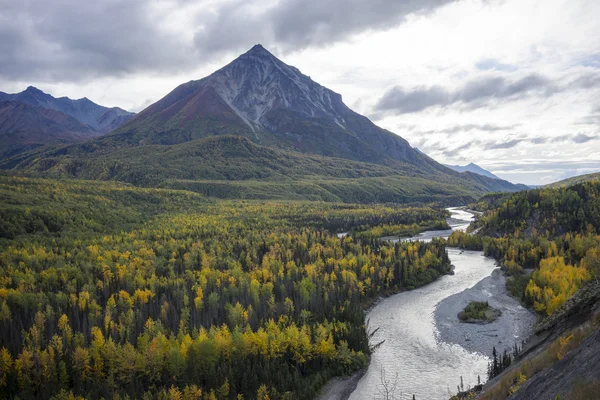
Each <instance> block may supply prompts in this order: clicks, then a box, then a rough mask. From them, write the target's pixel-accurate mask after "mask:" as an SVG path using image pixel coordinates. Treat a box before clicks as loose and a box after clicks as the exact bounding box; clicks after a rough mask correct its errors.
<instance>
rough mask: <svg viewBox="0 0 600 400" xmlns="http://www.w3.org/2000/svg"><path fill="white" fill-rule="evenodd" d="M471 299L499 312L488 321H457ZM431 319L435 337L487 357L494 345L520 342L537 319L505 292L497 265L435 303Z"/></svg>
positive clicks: (501, 346) (506, 346)
mask: <svg viewBox="0 0 600 400" xmlns="http://www.w3.org/2000/svg"><path fill="white" fill-rule="evenodd" d="M482 257H483V255H482ZM471 301H481V302H488V303H489V305H490V307H492V308H495V309H498V310H499V311H500V312H501V315H500V316H499V317H498V318H497V319H496V320H495V321H493V322H490V323H489V324H485V325H480V324H465V323H463V322H461V321H459V319H458V316H457V314H458V313H459V312H461V311H462V310H463V309H464V308H465V306H466V305H467V304H469V302H471ZM434 318H435V325H436V328H437V331H438V332H437V338H438V340H440V341H443V342H446V343H453V344H458V345H460V346H462V347H464V348H465V349H467V350H469V351H473V352H478V353H481V354H484V355H486V356H489V355H490V354H491V352H492V348H494V347H496V350H497V351H499V352H502V351H504V350H505V349H506V350H508V351H510V350H511V349H512V347H513V346H514V344H515V343H518V344H519V345H521V342H522V341H523V340H525V339H526V338H527V337H528V336H529V334H530V333H531V332H532V327H533V324H534V323H535V322H536V319H537V317H536V315H535V314H534V313H533V312H531V311H530V310H528V309H526V308H524V307H523V306H521V305H520V304H519V302H518V301H517V300H516V299H514V298H513V297H511V296H510V295H509V294H508V292H507V290H506V277H505V276H504V274H503V273H502V271H501V270H500V269H499V268H497V269H495V270H494V271H493V272H492V274H491V275H490V276H489V277H487V278H485V279H483V280H482V281H480V282H479V283H477V284H476V285H475V286H473V287H471V288H468V289H465V290H463V291H462V292H460V293H456V294H454V295H452V296H449V297H447V298H445V299H444V300H442V301H441V302H440V303H438V305H437V307H436V309H435V312H434Z"/></svg>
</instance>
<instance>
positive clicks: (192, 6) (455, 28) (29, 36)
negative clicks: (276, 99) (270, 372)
mask: <svg viewBox="0 0 600 400" xmlns="http://www.w3.org/2000/svg"><path fill="white" fill-rule="evenodd" d="M0 9H1V10H2V11H1V12H0V55H1V56H0V91H4V92H9V93H14V92H19V91H21V90H24V89H25V88H26V87H27V86H29V85H34V86H36V87H38V88H40V89H42V90H44V91H46V92H48V93H50V94H52V95H54V96H57V97H58V96H69V97H71V98H80V97H84V96H86V97H88V98H90V99H91V100H93V101H95V102H97V103H99V104H102V105H107V106H115V105H116V106H120V107H122V108H125V109H128V110H132V111H140V110H141V109H143V108H144V107H146V106H147V105H149V104H151V103H152V102H154V101H156V100H158V99H160V98H161V97H163V96H164V95H165V94H167V93H168V92H169V91H170V90H172V89H173V88H174V87H175V86H177V85H178V84H180V83H183V82H187V81H189V80H192V79H199V78H202V77H203V76H205V75H208V74H209V73H210V72H212V71H213V70H215V69H217V68H219V67H220V66H222V65H224V64H225V63H227V62H229V61H231V60H232V59H233V58H235V57H236V56H237V55H239V54H240V53H243V52H245V51H246V50H248V49H249V48H250V47H252V45H254V44H256V43H261V44H263V46H265V47H266V48H267V49H268V50H270V51H271V52H272V53H274V54H275V55H276V56H278V57H279V58H281V59H282V60H283V61H285V62H286V63H288V64H291V65H294V66H296V67H298V68H299V69H300V70H301V71H302V72H304V73H305V74H307V75H309V76H311V77H312V79H313V80H315V81H317V82H319V83H321V84H323V85H324V86H327V87H329V88H330V89H332V90H334V91H336V92H338V93H340V94H341V95H342V97H343V99H344V101H345V103H346V104H347V105H348V106H350V107H351V108H353V109H354V110H355V111H358V112H360V113H362V114H365V115H366V116H368V117H370V118H371V119H372V120H373V121H374V122H375V123H377V124H378V125H380V126H382V127H384V128H387V129H389V130H391V131H392V132H395V133H397V134H399V135H400V136H402V137H404V138H406V139H407V140H408V141H409V142H410V143H411V144H412V145H413V146H415V147H418V148H419V149H420V150H422V151H423V152H425V153H427V154H429V155H430V156H432V157H433V158H435V159H436V160H438V161H440V162H443V163H451V164H466V163H469V162H474V163H476V164H479V165H480V166H482V167H484V168H487V169H489V170H491V171H492V172H494V173H495V174H497V175H498V176H500V177H502V178H505V179H508V180H511V181H514V182H522V183H528V184H545V183H549V182H551V181H555V180H558V179H562V178H564V177H568V176H572V175H578V174H583V173H589V172H596V171H600V24H599V23H598V21H599V20H600V1H598V0H589V1H585V0H569V1H567V0H564V1H562V0H538V1H536V0H458V1H452V0H370V1H364V0H329V1H312V0H279V1H275V0H264V1H263V0H259V1H247V0H224V1H217V0H201V1H194V0H96V1H94V2H91V1H81V0H52V1H37V0H20V1H14V0H0Z"/></svg>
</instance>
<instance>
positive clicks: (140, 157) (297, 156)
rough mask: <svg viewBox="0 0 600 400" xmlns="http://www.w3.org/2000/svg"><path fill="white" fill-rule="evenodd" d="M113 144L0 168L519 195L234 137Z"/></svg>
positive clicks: (143, 179)
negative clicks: (167, 142)
mask: <svg viewBox="0 0 600 400" xmlns="http://www.w3.org/2000/svg"><path fill="white" fill-rule="evenodd" d="M118 138H119V136H118V135H109V136H105V137H102V138H100V139H99V140H97V141H93V142H88V143H85V144H83V145H81V146H68V147H63V148H58V149H54V150H50V151H46V152H40V153H29V154H24V155H19V156H17V157H13V158H10V159H6V160H0V169H13V170H14V171H19V173H23V174H26V175H28V176H39V177H51V178H65V177H67V178H79V179H92V180H103V181H105V180H114V181H121V182H127V183H131V184H134V185H136V186H142V187H168V188H173V189H181V190H191V191H195V192H197V193H200V194H203V195H206V196H211V197H218V198H226V199H263V200H264V199H287V200H324V201H333V202H339V201H343V202H347V203H373V202H378V203H385V202H395V203H430V202H435V201H437V202H444V203H445V204H448V205H451V204H462V203H466V202H469V201H472V200H473V199H474V198H476V197H478V196H480V195H482V194H484V193H486V192H488V191H490V190H494V191H498V190H508V191H511V190H516V189H515V186H514V185H512V184H510V183H508V182H506V181H501V180H493V179H489V178H485V177H481V176H479V175H475V174H458V173H455V172H453V171H450V174H445V173H443V172H440V171H437V170H430V169H421V168H419V167H418V166H415V165H412V164H410V163H408V162H406V163H402V162H400V161H398V162H396V163H395V164H394V165H393V166H389V165H387V166H386V165H380V164H374V163H367V162H359V161H354V160H349V159H344V158H337V157H333V156H329V157H324V156H322V155H317V154H307V153H300V152H295V151H289V150H282V149H278V148H273V147H266V146H261V145H258V144H255V143H253V142H251V141H250V140H249V139H247V138H243V137H239V136H229V135H223V136H217V137H209V138H204V139H197V140H193V141H191V142H186V143H181V144H172V145H159V144H151V145H144V146H133V147H132V146H130V145H128V144H126V143H121V142H119V140H118ZM432 162H433V161H432Z"/></svg>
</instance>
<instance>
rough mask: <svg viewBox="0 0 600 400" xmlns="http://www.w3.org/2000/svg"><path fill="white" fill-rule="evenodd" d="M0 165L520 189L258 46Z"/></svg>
mask: <svg viewBox="0 0 600 400" xmlns="http://www.w3.org/2000/svg"><path fill="white" fill-rule="evenodd" d="M0 168H3V169H14V170H16V171H22V172H24V173H28V174H35V175H41V176H54V177H64V176H69V177H77V178H86V179H102V180H119V181H125V182H129V183H133V184H136V185H140V186H168V187H176V188H179V189H191V190H195V191H197V192H201V193H204V194H208V195H211V196H217V197H246V198H294V199H324V200H336V201H360V202H372V201H379V202H381V201H390V202H391V201H396V202H415V201H416V202H426V201H428V200H427V199H429V201H433V200H436V201H437V200H440V199H443V198H445V199H453V201H455V202H463V201H465V200H467V199H473V198H474V197H476V196H479V195H481V194H483V193H486V192H488V191H515V190H519V189H520V187H518V186H516V185H513V184H511V183H509V182H506V181H503V180H498V179H490V178H487V177H483V176H480V175H476V174H472V173H470V172H467V173H463V174H460V173H458V172H455V171H453V170H451V169H449V168H446V167H444V166H443V165H441V164H439V163H437V162H436V161H434V160H433V159H431V158H430V157H428V156H426V155H424V154H422V153H420V152H417V151H416V150H414V149H413V148H412V147H411V146H410V144H409V143H408V142H407V141H406V140H404V139H403V138H401V137H400V136H397V135H395V134H393V133H391V132H389V131H387V130H385V129H382V128H380V127H378V126H376V125H375V124H373V123H372V122H371V121H370V120H369V119H368V118H366V117H364V116H362V115H359V114H357V113H355V112H354V111H352V110H351V109H350V108H348V107H347V106H346V105H345V104H344V103H343V101H342V98H341V96H340V95H339V94H337V93H335V92H333V91H331V90H329V89H327V88H325V87H323V86H321V85H319V84H318V83H316V82H314V81H313V80H312V79H311V78H310V77H308V76H306V75H303V74H302V73H301V72H300V71H299V70H298V69H296V68H294V67H292V66H289V65H287V64H285V63H283V62H282V61H280V60H279V59H277V58H276V57H275V56H273V55H272V54H271V53H269V52H268V51H267V50H265V49H264V48H263V47H262V46H260V45H257V46H254V47H253V48H252V49H251V50H250V51H248V52H247V53H245V54H243V55H241V56H240V57H238V58H237V59H236V60H234V61H233V62H231V63H230V64H228V65H226V66H225V67H223V68H221V69H220V70H218V71H216V72H215V73H213V74H211V75H209V76H207V77H205V78H203V79H200V80H197V81H190V82H187V83H184V84H182V85H180V86H178V87H177V88H175V89H174V90H173V91H172V92H171V93H169V94H167V95H166V96H165V97H164V98H162V99H161V100H159V101H158V102H156V103H154V104H152V105H151V106H149V107H148V108H146V109H145V110H143V111H142V112H141V113H139V114H138V115H136V116H135V117H134V118H132V119H131V120H130V121H128V122H126V123H125V124H123V125H122V126H120V127H119V128H118V129H116V130H115V131H114V132H111V133H110V134H108V135H105V136H102V137H99V138H97V139H94V140H91V141H88V142H86V143H83V144H77V145H71V146H67V147H61V148H56V149H50V150H48V151H39V152H36V153H34V154H26V155H20V156H16V157H13V158H11V159H8V160H4V161H2V162H0Z"/></svg>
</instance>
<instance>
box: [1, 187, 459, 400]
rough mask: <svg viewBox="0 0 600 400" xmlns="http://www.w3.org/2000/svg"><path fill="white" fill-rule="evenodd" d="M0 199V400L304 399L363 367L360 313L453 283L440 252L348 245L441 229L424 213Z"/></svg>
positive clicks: (53, 194)
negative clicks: (401, 294) (380, 232)
mask: <svg viewBox="0 0 600 400" xmlns="http://www.w3.org/2000/svg"><path fill="white" fill-rule="evenodd" d="M0 196H1V198H2V202H1V206H0V215H1V219H0V232H2V236H3V238H2V239H1V240H0V393H1V395H0V397H8V398H13V397H16V396H17V395H18V397H19V398H21V399H27V398H50V397H51V396H58V397H59V398H67V397H69V396H82V397H85V398H100V397H104V398H109V397H110V398H119V397H125V396H129V397H130V398H142V397H144V398H150V397H159V396H160V397H161V398H167V397H169V398H186V399H235V398H240V397H239V396H243V398H262V399H266V398H270V399H292V398H293V399H296V398H298V399H308V398H311V397H313V396H314V395H315V393H316V392H317V391H318V389H319V388H320V387H321V385H322V384H323V383H324V382H325V381H326V380H328V379H329V378H331V377H333V376H336V375H343V374H348V373H351V372H353V371H356V370H358V369H360V368H363V367H364V366H365V365H366V363H367V361H368V357H369V352H370V349H369V346H368V337H367V333H366V328H365V325H364V311H363V309H364V307H365V306H366V305H367V304H369V303H371V302H372V301H373V300H374V299H375V298H377V297H378V296H380V295H386V294H389V293H394V292H397V291H400V290H405V289H410V288H413V287H417V286H420V285H423V284H426V283H428V282H431V281H433V280H434V279H436V278H437V277H439V276H440V275H441V274H445V273H448V272H449V270H450V262H449V259H448V256H447V254H446V251H445V247H444V244H443V242H441V241H433V242H431V243H418V242H417V243H397V244H392V243H388V242H384V241H380V240H377V239H376V238H372V237H371V238H369V239H366V238H364V239H360V238H358V237H356V236H355V235H359V233H360V232H363V235H366V236H368V235H369V234H368V233H366V232H371V234H372V232H374V231H373V229H375V228H377V227H382V226H412V225H413V224H416V225H417V226H421V227H427V226H429V225H430V224H436V223H439V221H440V220H443V218H444V216H445V211H443V210H434V209H431V208H427V207H421V208H401V207H398V206H392V205H389V206H384V205H374V206H369V205H352V204H339V203H322V202H312V203H309V202H273V201H271V202H256V201H214V200H207V199H206V198H204V197H202V196H200V195H198V194H195V193H191V192H185V191H177V190H167V189H140V188H136V187H133V186H129V185H124V184H117V183H109V182H90V181H73V180H68V181H53V180H45V179H29V178H13V177H0ZM382 229H385V228H382ZM345 231H351V232H354V236H352V235H351V236H347V237H345V238H338V237H337V236H336V235H335V233H337V232H345Z"/></svg>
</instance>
